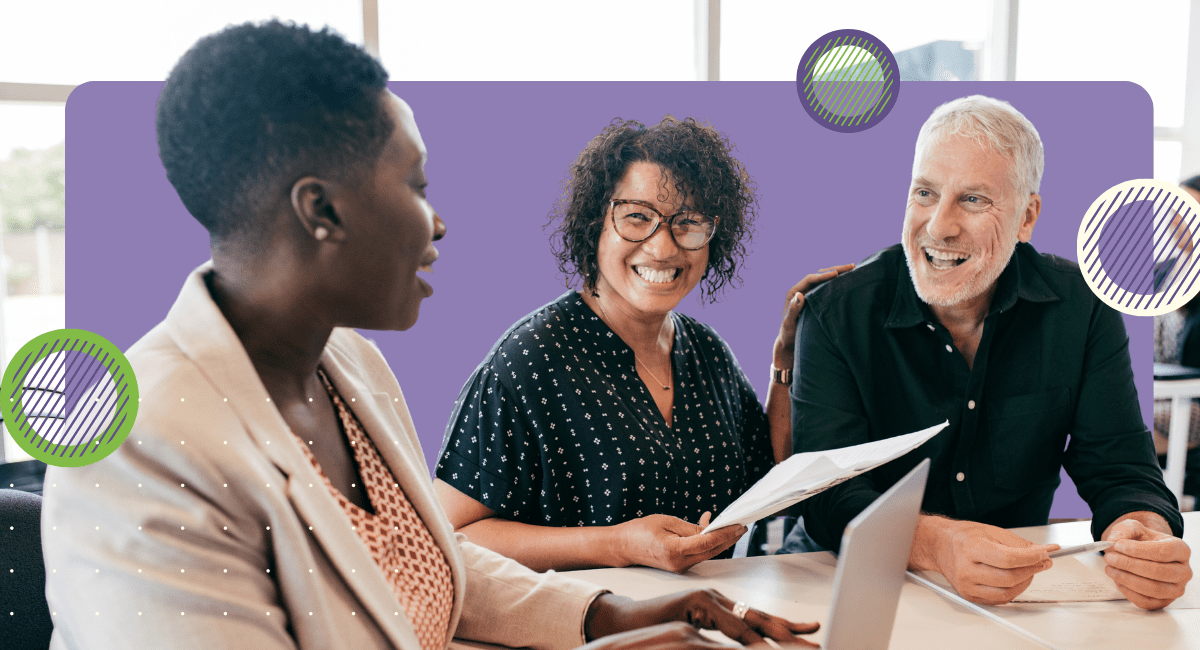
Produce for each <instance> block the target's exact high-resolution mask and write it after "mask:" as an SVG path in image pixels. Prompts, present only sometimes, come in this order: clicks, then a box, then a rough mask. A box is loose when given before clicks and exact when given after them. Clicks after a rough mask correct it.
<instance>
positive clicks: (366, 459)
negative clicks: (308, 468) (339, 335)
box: [296, 370, 454, 650]
mask: <svg viewBox="0 0 1200 650" xmlns="http://www.w3.org/2000/svg"><path fill="white" fill-rule="evenodd" d="M318 374H319V375H320V377H321V380H322V381H323V382H324V383H325V388H326V390H327V391H329V396H330V398H331V399H332V400H333V404H334V406H335V407H336V408H337V412H338V417H339V419H340V420H341V423H342V428H343V430H344V432H345V434H346V437H347V438H349V439H350V442H351V443H352V445H351V447H352V449H353V450H354V460H355V461H356V462H357V463H358V471H359V473H360V474H361V475H362V478H363V487H365V488H366V490H367V498H368V499H370V501H371V505H372V507H373V508H374V509H375V512H374V513H370V512H367V511H366V510H363V509H362V508H360V507H358V506H357V505H355V504H353V503H351V502H350V500H349V499H347V498H346V497H345V496H344V495H343V494H342V493H341V492H339V491H338V490H337V488H335V487H333V483H331V482H330V481H329V478H328V477H327V476H325V473H324V472H323V471H322V470H321V466H320V464H318V463H317V459H316V457H315V456H313V454H312V451H310V450H309V448H308V445H306V444H304V441H303V440H300V439H299V438H296V441H297V443H298V444H299V446H300V448H301V449H303V450H304V453H305V455H307V456H308V459H309V461H310V462H311V463H312V464H313V467H314V468H316V470H317V472H318V473H320V475H321V479H322V480H323V481H324V482H325V487H326V489H328V490H329V491H330V493H331V494H333V496H334V498H336V499H337V502H338V505H340V506H341V507H342V510H343V511H344V512H345V513H346V515H347V517H349V519H350V523H351V527H352V528H353V529H354V530H355V532H357V533H358V536H359V539H361V540H362V541H363V544H365V545H366V547H367V550H368V551H369V552H370V553H371V558H372V559H374V560H375V564H376V565H377V566H378V567H379V570H380V572H382V573H383V576H384V579H385V580H387V582H388V584H389V585H391V587H392V593H393V594H394V595H395V596H396V599H397V600H398V601H399V602H400V605H401V607H403V608H404V612H405V614H406V615H407V617H408V620H409V623H411V624H412V627H413V632H414V633H415V634H416V636H417V640H418V642H420V644H421V648H422V650H442V648H443V647H444V646H445V644H446V635H447V633H448V632H449V629H450V612H451V609H452V608H453V606H454V585H453V582H452V580H451V574H450V564H449V563H448V562H447V561H446V556H445V554H443V553H442V550H441V548H439V547H438V545H437V542H435V541H434V539H433V535H431V534H430V533H429V529H428V528H427V527H426V526H425V522H423V521H421V518H420V516H419V515H418V514H417V511H416V510H415V509H414V508H413V507H412V503H410V502H409V500H408V497H407V496H405V494H404V490H403V489H401V488H400V485H399V483H398V482H397V481H396V477H395V476H394V475H393V474H392V472H391V470H390V469H389V468H388V466H387V465H386V464H385V463H384V462H383V459H382V458H380V456H379V450H378V449H376V448H375V444H374V443H373V442H371V439H370V438H369V437H367V435H366V433H365V432H364V431H363V429H362V425H361V424H360V423H359V421H358V418H356V417H355V416H354V414H353V413H352V412H351V411H350V409H349V408H348V407H347V406H346V404H345V402H343V401H342V398H341V396H340V395H338V392H337V390H336V389H335V388H334V387H333V384H331V383H330V381H329V378H328V377H326V376H325V373H324V371H321V370H318ZM352 571H353V570H352Z"/></svg>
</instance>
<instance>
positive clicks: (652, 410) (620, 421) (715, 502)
mask: <svg viewBox="0 0 1200 650" xmlns="http://www.w3.org/2000/svg"><path fill="white" fill-rule="evenodd" d="M731 149H732V144H731V143H730V142H729V141H728V140H727V139H726V138H725V136H724V135H722V134H721V133H720V132H718V131H717V130H716V129H714V128H712V127H711V126H709V125H706V124H700V123H697V122H696V121H695V120H692V119H690V118H689V119H685V120H677V119H675V118H673V117H670V116H667V117H666V118H664V119H663V120H662V121H661V122H659V123H658V124H656V125H654V126H650V127H646V126H644V125H642V124H640V123H638V122H634V121H622V120H614V121H613V122H612V124H610V125H609V126H608V127H607V128H605V129H604V131H602V132H601V133H600V135H598V136H596V137H595V138H594V139H593V140H592V141H591V143H589V144H588V146H587V148H585V149H584V151H583V152H582V153H581V154H580V155H579V158H578V159H577V160H576V161H575V163H574V164H573V165H572V166H571V168H570V170H569V172H568V177H567V183H566V191H565V192H564V194H563V197H562V199H561V200H560V202H559V205H558V207H557V209H556V211H555V214H554V216H553V222H557V228H556V231H555V239H556V240H557V242H556V243H557V244H558V246H556V250H555V254H556V256H557V257H558V260H559V268H560V269H561V270H562V271H563V273H564V274H566V275H567V276H568V277H570V278H575V279H578V280H579V281H580V284H581V286H582V289H581V290H580V291H578V292H577V291H568V292H567V293H566V294H564V295H563V296H561V297H560V298H559V299H558V300H556V301H554V302H552V303H550V304H548V305H546V306H544V307H542V308H541V309H538V310H537V311H535V312H533V313H532V314H530V315H529V316H527V317H525V318H523V319H521V320H520V321H519V322H518V323H517V324H516V325H514V326H513V327H512V328H511V329H510V330H509V331H508V332H506V333H505V334H504V336H503V337H501V339H500V341H499V342H497V343H496V345H495V347H493V348H492V351H491V353H490V354H489V355H488V357H487V358H486V359H484V361H483V363H482V364H480V366H479V368H478V369H476V371H475V373H474V374H473V375H472V376H471V378H470V380H469V381H468V382H467V384H466V386H464V387H463V390H462V393H461V394H460V395H459V398H458V401H457V402H455V405H454V412H453V414H452V415H451V418H450V422H449V424H448V426H447V429H446V437H445V440H444V442H443V443H442V450H441V454H440V455H439V458H438V466H437V478H438V480H437V481H436V482H435V487H436V489H437V491H438V496H439V498H440V499H441V501H442V505H443V506H444V507H445V509H446V511H447V513H448V514H449V516H450V519H451V521H452V523H453V524H454V526H455V529H456V530H459V531H462V532H464V533H466V534H467V535H468V537H469V538H470V539H471V541H472V542H475V543H476V544H480V545H483V546H487V547H489V548H492V549H494V550H497V551H499V552H501V553H502V554H505V555H508V556H510V557H513V558H515V559H517V560H518V561H520V562H521V563H522V564H525V565H526V566H529V567H531V568H535V569H539V570H545V569H572V568H582V567H592V566H627V565H645V566H653V567H658V568H662V569H667V570H671V571H685V570H687V569H688V568H689V567H691V566H693V565H695V564H696V563H698V562H702V561H704V560H707V559H710V558H712V557H715V556H717V555H719V554H721V553H723V552H725V551H726V550H727V549H728V548H730V547H731V546H732V545H733V544H734V542H736V541H737V539H738V538H739V537H740V536H741V535H742V533H744V532H745V528H744V527H742V526H730V527H727V528H723V529H720V530H716V531H713V532H710V533H708V534H703V535H702V534H700V531H701V530H702V529H703V528H704V526H706V525H707V523H708V521H709V519H710V517H712V516H715V515H716V514H718V513H719V512H720V511H721V510H722V509H724V508H725V507H726V506H728V505H729V504H730V503H732V502H733V500H734V499H736V498H737V497H739V496H740V495H741V494H742V493H743V492H744V491H745V490H746V489H747V488H748V487H750V486H751V485H753V483H754V482H755V481H757V480H758V479H759V478H760V477H762V475H763V474H765V473H766V472H767V470H768V469H770V467H771V466H772V465H773V464H774V463H775V462H776V461H777V460H779V459H782V458H786V457H787V456H788V455H790V454H791V411H790V409H791V403H790V400H789V398H788V395H787V390H788V389H787V384H788V381H789V380H790V369H791V367H792V346H793V344H794V340H795V327H796V318H797V316H798V315H799V313H800V309H801V308H802V306H803V301H804V296H803V292H804V291H807V290H808V289H810V288H811V287H812V286H814V285H815V284H817V283H819V282H821V281H823V280H825V279H828V278H830V277H833V276H834V275H836V274H837V273H838V272H841V271H845V270H848V269H849V268H850V266H844V267H837V268H835V269H831V270H829V271H827V272H825V273H821V274H814V275H810V276H808V277H807V278H805V279H804V280H802V281H801V282H800V283H799V284H797V285H796V286H794V287H792V288H791V289H790V290H788V291H787V303H786V305H785V308H784V317H783V324H782V326H781V327H780V334H779V337H778V338H777V339H776V341H775V347H774V352H773V357H772V361H773V363H772V377H773V379H772V384H771V391H770V393H769V395H768V397H767V407H766V410H765V412H764V408H763V406H762V405H761V404H760V403H759V401H758V397H757V396H756V395H755V392H754V389H753V387H751V385H750V382H749V381H748V380H747V379H746V376H745V374H744V373H743V372H742V369H741V367H740V366H739V365H738V362H737V360H736V359H734V356H733V353H732V352H731V351H730V349H729V347H728V346H727V345H726V344H725V342H724V341H722V340H721V338H720V337H719V336H718V335H717V333H716V332H715V331H713V330H712V329H711V328H709V327H708V326H706V325H704V324H702V323H699V322H697V321H696V320H694V319H692V318H690V317H688V316H684V315H682V314H678V313H676V312H674V311H673V310H674V309H675V307H676V306H677V305H678V304H679V302H680V301H681V300H682V299H683V298H684V297H685V296H687V295H688V294H689V293H690V292H691V291H692V289H694V288H696V286H697V285H699V286H700V291H701V295H702V297H703V298H704V299H706V300H708V301H709V302H714V301H715V297H716V296H717V295H718V294H719V293H720V292H721V291H722V290H723V289H724V288H725V287H726V286H727V285H728V284H730V283H731V282H732V281H734V280H736V279H737V272H738V269H739V267H740V265H741V263H742V258H743V257H744V255H745V252H746V243H747V242H748V241H749V239H750V234H751V232H752V230H753V221H754V217H755V216H756V214H757V211H758V199H757V197H756V195H755V187H754V183H753V181H752V180H751V179H750V176H749V174H747V173H746V170H745V168H744V167H743V165H742V163H741V162H739V161H738V160H737V159H735V158H734V157H733V156H732V155H731V153H730V151H731ZM781 289H782V287H781ZM776 368H783V369H786V370H784V371H778V370H775V369H776Z"/></svg>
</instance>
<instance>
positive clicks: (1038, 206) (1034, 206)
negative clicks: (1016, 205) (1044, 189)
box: [1017, 194, 1042, 244]
mask: <svg viewBox="0 0 1200 650" xmlns="http://www.w3.org/2000/svg"><path fill="white" fill-rule="evenodd" d="M1041 213H1042V196H1041V195H1040V194H1030V195H1029V203H1026V204H1025V211H1024V212H1022V213H1021V223H1020V224H1019V225H1018V226H1017V240H1018V241H1023V242H1025V243H1026V244H1028V243H1029V240H1030V239H1032V238H1033V227H1034V226H1036V225H1037V220H1038V215H1039V214H1041Z"/></svg>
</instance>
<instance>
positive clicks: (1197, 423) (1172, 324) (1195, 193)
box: [1154, 175, 1200, 512]
mask: <svg viewBox="0 0 1200 650" xmlns="http://www.w3.org/2000/svg"><path fill="white" fill-rule="evenodd" d="M1180 186H1182V187H1183V189H1184V190H1185V191H1186V192H1187V193H1188V194H1190V195H1191V196H1192V198H1194V199H1196V200H1197V201H1200V175H1196V176H1192V177H1191V178H1189V179H1187V180H1185V181H1183V182H1182V183H1180ZM1178 219H1179V218H1178V217H1177V220H1178ZM1182 226H1183V228H1184V229H1189V226H1188V224H1187V223H1186V222H1185V223H1184V224H1182ZM1189 231H1190V229H1189ZM1175 239H1176V240H1178V241H1177V244H1176V249H1177V250H1178V251H1180V255H1177V256H1174V257H1171V258H1170V259H1168V260H1167V261H1166V262H1164V263H1162V264H1160V265H1159V268H1158V269H1156V271H1155V277H1154V281H1155V285H1156V286H1157V285H1159V284H1163V283H1164V282H1165V280H1166V279H1167V277H1168V276H1170V274H1171V273H1172V272H1175V271H1176V269H1175V268H1174V267H1175V265H1174V264H1172V262H1174V261H1176V260H1178V259H1180V258H1186V257H1187V256H1188V255H1189V254H1190V253H1191V249H1192V246H1193V244H1192V241H1191V240H1192V238H1191V237H1190V236H1189V237H1184V236H1179V237H1175ZM1154 361H1155V363H1175V364H1179V365H1182V366H1188V367H1191V368H1200V295H1197V296H1196V297H1194V298H1192V299H1191V300H1189V301H1188V302H1187V304H1185V305H1184V306H1183V307H1180V308H1179V309H1177V310H1175V311H1172V312H1168V313H1166V314H1163V315H1161V316H1155V317H1154ZM1170 428H1171V400H1169V399H1156V400H1154V451H1155V453H1157V454H1158V459H1159V463H1160V464H1162V465H1163V466H1165V465H1166V458H1167V432H1168V431H1169V430H1170ZM1184 472H1185V476H1184V480H1183V493H1184V494H1185V495H1186V496H1185V497H1184V498H1183V499H1182V501H1181V502H1180V504H1179V506H1180V510H1183V511H1185V512H1186V511H1190V510H1195V507H1196V497H1197V496H1198V495H1200V400H1192V405H1191V417H1190V422H1189V423H1188V454H1187V465H1186V466H1185V470H1184Z"/></svg>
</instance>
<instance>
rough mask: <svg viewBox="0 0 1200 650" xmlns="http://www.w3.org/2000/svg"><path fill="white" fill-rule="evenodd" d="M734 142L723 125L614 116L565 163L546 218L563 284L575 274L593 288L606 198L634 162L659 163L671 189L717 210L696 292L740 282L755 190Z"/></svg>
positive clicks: (711, 295) (710, 211)
mask: <svg viewBox="0 0 1200 650" xmlns="http://www.w3.org/2000/svg"><path fill="white" fill-rule="evenodd" d="M733 149H734V145H733V143H731V142H730V141H729V139H728V138H726V137H725V136H724V135H723V134H722V133H721V132H719V131H717V130H716V129H714V128H713V127H712V126H711V125H709V124H705V123H699V122H696V120H694V119H692V118H690V117H689V118H686V119H683V120H677V119H675V118H674V117H672V116H670V115H667V116H666V117H664V118H663V119H662V121H661V122H659V123H658V124H655V125H654V126H651V127H646V126H645V125H643V124H642V123H641V122H637V121H634V120H622V119H620V118H617V119H614V120H613V121H612V122H611V123H610V124H609V125H608V126H607V127H606V128H605V129H604V130H603V131H601V132H600V135H598V136H596V137H595V138H593V139H592V141H591V142H589V143H588V146H587V147H586V148H585V149H584V150H583V152H582V153H580V154H579V158H578V159H576V160H575V162H574V163H572V164H571V167H570V168H569V169H568V170H567V177H566V179H565V180H564V181H563V193H562V196H561V197H560V198H559V200H558V203H557V205H556V206H555V209H554V212H552V213H551V215H550V223H549V224H547V225H548V226H549V225H553V224H554V222H556V221H558V224H557V226H556V227H555V229H554V233H553V235H552V236H551V246H552V247H553V249H554V256H555V257H556V258H558V268H559V271H561V272H562V273H563V274H564V275H565V276H566V278H567V283H568V286H570V283H571V281H572V279H579V280H581V281H582V282H583V286H584V288H586V289H591V288H594V287H595V285H596V281H597V279H598V278H599V273H600V264H599V261H598V260H597V259H596V252H597V248H598V245H599V242H600V233H601V232H602V231H603V230H604V218H605V216H606V215H607V212H608V202H609V201H610V200H611V199H612V198H613V188H614V187H615V186H616V184H617V183H618V182H620V181H621V179H623V178H624V177H625V173H626V171H627V170H628V168H629V165H630V164H631V163H634V162H639V161H646V162H652V163H656V164H658V165H659V166H660V167H662V169H663V171H664V179H665V178H666V177H667V175H669V177H670V178H672V179H674V181H675V191H677V192H679V193H680V194H681V195H682V196H686V197H687V201H688V203H689V204H690V205H691V207H692V208H695V209H696V210H698V211H700V212H702V213H704V214H707V215H712V216H719V217H720V221H719V222H718V223H717V231H716V233H714V234H713V238H712V240H711V241H710V242H709V244H708V247H709V248H708V268H707V269H705V271H704V279H703V282H701V285H700V292H701V294H700V295H701V298H702V299H703V300H704V301H706V302H715V301H716V299H717V296H718V295H720V293H721V292H722V291H723V290H724V288H725V287H726V286H727V285H729V284H734V285H736V284H737V283H738V282H740V281H741V278H740V277H739V276H738V269H739V267H740V266H741V264H742V260H743V259H744V258H745V256H746V245H747V244H748V243H749V242H750V239H751V238H752V236H753V233H754V218H755V217H756V216H757V215H758V196H757V194H756V192H755V184H754V181H753V180H752V179H751V178H750V175H749V174H747V173H746V168H745V167H744V166H743V165H742V163H741V162H739V161H738V160H737V159H736V158H734V157H733V155H732V153H731V152H732V150H733Z"/></svg>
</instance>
